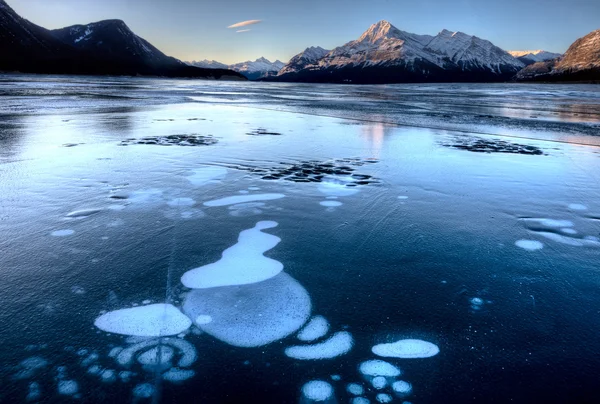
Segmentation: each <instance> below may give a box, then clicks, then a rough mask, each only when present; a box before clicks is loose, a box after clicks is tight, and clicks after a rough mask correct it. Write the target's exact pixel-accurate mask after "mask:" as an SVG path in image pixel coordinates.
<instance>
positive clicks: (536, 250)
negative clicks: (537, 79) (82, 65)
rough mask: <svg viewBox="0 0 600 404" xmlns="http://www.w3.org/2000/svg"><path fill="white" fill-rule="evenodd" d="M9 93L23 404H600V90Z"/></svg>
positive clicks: (5, 213)
mask: <svg viewBox="0 0 600 404" xmlns="http://www.w3.org/2000/svg"><path fill="white" fill-rule="evenodd" d="M0 94H1V97H0V116H1V119H0V195H1V199H0V245H1V246H2V249H1V254H0V270H1V271H2V272H1V273H2V283H1V286H0V301H1V302H2V309H1V310H0V321H1V324H2V328H0V340H1V341H2V350H1V351H0V383H1V385H2V389H0V402H7V403H16V402H47V403H51V402H86V403H87V402H91V403H101V402H107V401H109V402H115V403H121V402H123V403H129V402H135V403H137V402H140V403H142V402H154V403H159V402H160V403H181V402H203V403H258V402H260V403H320V402H322V403H353V404H363V403H367V402H371V403H378V402H381V403H387V402H393V403H407V402H409V403H414V404H417V403H441V402H444V403H464V402H486V403H489V402H497V403H506V402H515V403H530V402H598V400H600V389H599V388H598V383H597V375H598V372H599V371H600V355H599V354H600V341H599V339H598V335H599V333H600V310H599V307H600V277H599V276H598V271H599V270H600V87H598V86H586V85H564V86H561V85H559V86H555V85H505V84H499V85H477V84H465V85H390V86H330V85H294V84H269V83H252V82H247V83H233V82H209V81H186V80H154V79H137V78H135V79H133V78H112V79H111V78H81V77H77V78H73V77H59V78H57V77H43V76H39V77H38V76H29V77H28V76H1V77H0ZM367 400H368V401H367Z"/></svg>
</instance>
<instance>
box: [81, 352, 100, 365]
mask: <svg viewBox="0 0 600 404" xmlns="http://www.w3.org/2000/svg"><path fill="white" fill-rule="evenodd" d="M99 358H100V357H99V356H98V354H97V353H93V354H90V355H89V356H88V357H87V358H85V359H84V360H82V361H81V366H84V367H86V368H87V367H88V366H90V365H91V364H92V363H94V362H96V361H97V360H98V359H99Z"/></svg>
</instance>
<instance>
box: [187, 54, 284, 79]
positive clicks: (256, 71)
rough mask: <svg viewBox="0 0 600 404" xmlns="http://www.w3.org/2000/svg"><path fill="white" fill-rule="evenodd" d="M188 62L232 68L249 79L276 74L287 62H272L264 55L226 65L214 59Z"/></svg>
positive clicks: (198, 65)
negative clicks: (252, 59)
mask: <svg viewBox="0 0 600 404" xmlns="http://www.w3.org/2000/svg"><path fill="white" fill-rule="evenodd" d="M187 64H189V65H190V66H196V67H202V68H206V69H215V68H217V69H231V70H233V71H235V72H238V73H240V74H242V75H244V76H245V77H246V78H248V79H249V80H257V79H261V78H264V77H269V76H274V75H276V74H277V73H278V72H279V70H281V68H282V67H283V66H285V63H283V62H281V61H279V60H276V61H274V62H271V61H270V60H268V59H265V58H264V57H261V58H258V59H256V60H255V61H250V60H248V61H246V62H241V63H236V64H232V65H226V64H223V63H219V62H217V61H214V60H201V61H192V62H187Z"/></svg>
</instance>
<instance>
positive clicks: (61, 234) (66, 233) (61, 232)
mask: <svg viewBox="0 0 600 404" xmlns="http://www.w3.org/2000/svg"><path fill="white" fill-rule="evenodd" d="M73 234H75V230H71V229H64V230H56V231H53V232H52V233H50V235H51V236H54V237H65V236H71V235H73Z"/></svg>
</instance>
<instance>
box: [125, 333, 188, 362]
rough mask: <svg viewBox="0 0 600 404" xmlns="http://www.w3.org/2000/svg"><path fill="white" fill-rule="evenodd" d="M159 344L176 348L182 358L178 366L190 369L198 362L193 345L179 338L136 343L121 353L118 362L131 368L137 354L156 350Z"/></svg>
mask: <svg viewBox="0 0 600 404" xmlns="http://www.w3.org/2000/svg"><path fill="white" fill-rule="evenodd" d="M159 344H162V345H161V346H162V347H163V348H164V347H165V346H167V345H168V346H169V347H170V348H175V350H176V351H178V354H180V355H181V357H180V359H179V361H178V362H177V366H180V367H188V366H191V365H192V364H193V363H194V361H195V360H196V357H197V355H196V349H195V348H194V346H193V345H192V344H190V343H189V342H187V341H184V340H181V339H178V338H163V339H162V340H161V339H151V340H146V341H141V342H138V343H135V344H133V345H132V346H129V347H127V348H125V349H123V350H122V351H121V352H119V354H118V355H117V357H116V361H117V363H119V364H120V365H122V366H130V365H131V363H132V361H133V357H134V356H135V355H136V354H137V353H139V352H144V351H146V350H148V349H149V348H150V349H154V348H153V347H156V346H158V345H159ZM142 355H143V353H142Z"/></svg>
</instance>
